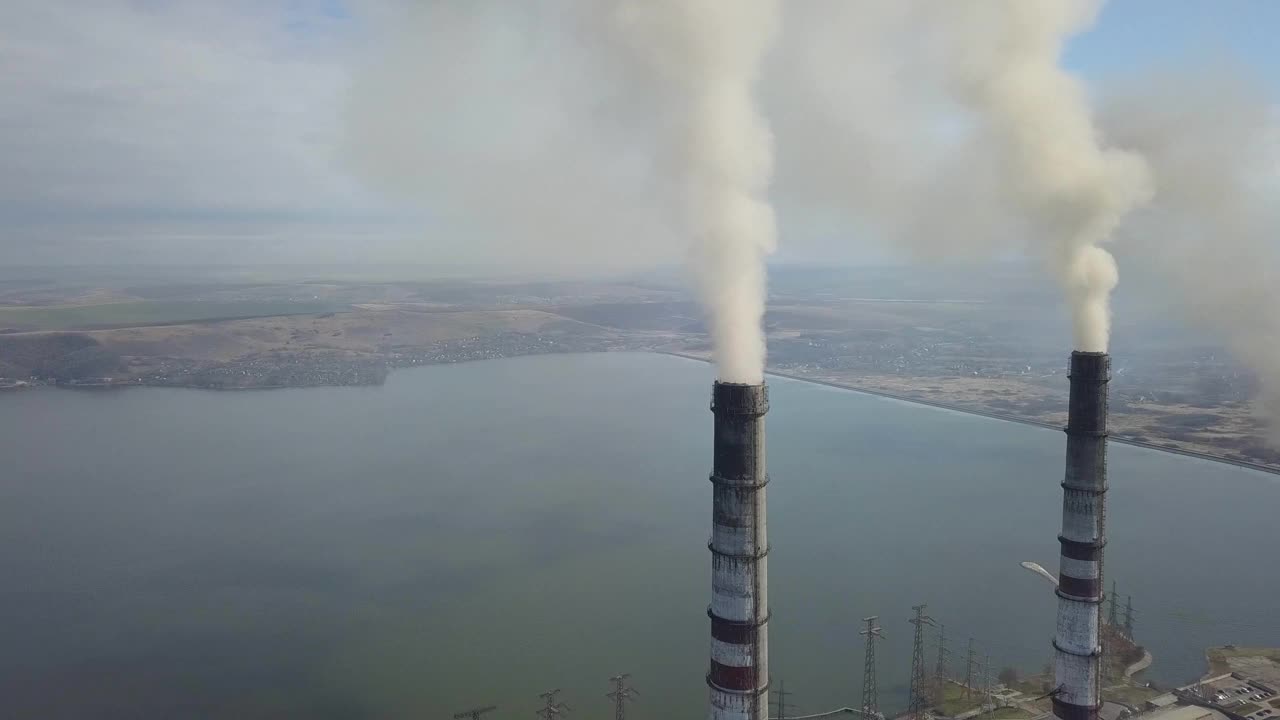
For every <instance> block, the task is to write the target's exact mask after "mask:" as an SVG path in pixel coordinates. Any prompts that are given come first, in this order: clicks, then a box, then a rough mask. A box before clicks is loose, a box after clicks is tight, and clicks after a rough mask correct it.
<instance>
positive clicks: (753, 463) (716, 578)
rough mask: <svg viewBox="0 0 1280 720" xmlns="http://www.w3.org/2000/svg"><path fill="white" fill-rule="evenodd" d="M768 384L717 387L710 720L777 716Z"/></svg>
mask: <svg viewBox="0 0 1280 720" xmlns="http://www.w3.org/2000/svg"><path fill="white" fill-rule="evenodd" d="M768 411H769V391H768V388H767V387H766V386H765V385H764V384H760V385H744V384H738V383H724V382H717V383H715V385H714V386H713V387H712V392H711V412H713V413H714V414H715V442H714V447H715V460H714V465H713V470H712V473H711V484H712V492H713V500H712V531H711V542H710V545H709V547H710V548H711V607H710V608H709V609H708V610H707V614H708V615H710V616H711V669H710V671H709V672H708V673H707V685H708V686H709V687H710V690H711V703H710V711H709V713H708V715H707V717H708V718H709V720H766V718H768V716H769V625H768V623H769V600H768V587H767V586H768V583H767V577H768V572H767V568H768V565H767V563H768V560H767V556H768V554H769V543H768V539H767V533H766V525H765V485H766V484H767V483H768V482H769V476H768V475H767V474H766V472H765V451H764V415H765V413H767V412H768Z"/></svg>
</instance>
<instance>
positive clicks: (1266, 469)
mask: <svg viewBox="0 0 1280 720" xmlns="http://www.w3.org/2000/svg"><path fill="white" fill-rule="evenodd" d="M608 352H616V351H612V350H599V351H594V352H592V351H578V353H571V354H579V353H582V354H595V353H608ZM624 352H639V353H651V354H655V355H666V356H669V357H676V358H681V359H683V360H691V361H694V362H700V363H703V364H706V365H710V364H712V361H711V360H710V359H709V358H703V357H698V356H697V355H689V354H685V353H681V352H676V351H673V350H629V351H624ZM546 354H553V355H554V354H559V353H530V354H528V355H510V356H505V357H510V358H516V357H529V356H530V355H546ZM482 359H493V360H496V359H502V358H482ZM482 359H477V360H460V361H455V362H442V363H423V364H420V365H400V366H397V365H390V364H389V365H388V367H387V370H388V371H392V370H398V369H401V368H409V367H430V366H431V365H453V364H457V363H459V362H479V361H480V360H482ZM765 375H772V376H773V377H780V378H786V379H788V380H795V381H798V382H804V383H810V384H813V385H822V386H825V387H829V388H833V389H836V390H844V391H846V392H854V393H861V394H863V395H871V396H874V397H882V398H886V399H889V400H897V401H899V402H905V403H911V404H913V405H924V406H926V407H933V408H937V409H939V410H950V411H952V412H958V413H964V414H966V415H976V416H979V417H985V418H989V419H991V420H1001V421H1004V422H1012V423H1018V424H1019V425H1029V426H1031V427H1037V428H1042V429H1046V430H1062V427H1061V426H1060V425H1054V424H1052V423H1046V422H1040V421H1038V420H1031V419H1029V418H1024V417H1018V416H1016V415H1009V414H1006V413H999V412H993V411H990V410H982V409H978V408H972V407H965V406H960V405H954V404H951V403H947V402H941V401H937V400H925V399H922V398H914V397H910V396H907V395H900V394H897V393H891V392H885V391H883V390H871V389H867V388H860V387H856V386H853V385H844V384H841V383H838V382H832V381H830V380H819V379H817V378H810V377H805V376H803V375H796V374H794V373H788V372H783V371H780V370H765ZM381 384H382V383H351V384H342V385H329V384H316V385H256V386H245V387H210V386H201V385H194V384H192V385H188V384H180V383H149V382H147V381H146V380H141V381H125V382H120V383H109V384H94V385H90V384H83V385H72V384H48V385H44V384H29V385H26V386H20V387H5V388H0V389H2V390H19V389H34V388H36V387H53V388H58V389H68V390H76V389H79V390H107V389H121V388H128V387H152V388H172V389H182V390H211V391H215V392H228V391H230V392H245V391H252V390H286V389H304V388H316V387H378V386H380V385H381ZM1109 437H1110V440H1111V442H1116V443H1120V444H1122V445H1131V446H1133V447H1140V448H1144V449H1146V450H1156V451H1159V452H1163V453H1170V454H1173V455H1182V456H1184V457H1190V458H1198V459H1200V460H1207V461H1210V462H1216V463H1222V464H1224V465H1234V466H1235V467H1238V468H1242V469H1245V470H1256V471H1258V472H1262V473H1267V474H1268V475H1280V468H1277V467H1273V466H1270V465H1264V464H1261V463H1255V462H1250V461H1248V460H1235V459H1233V458H1227V457H1222V456H1220V455H1213V454H1210V453H1205V452H1200V451H1197V450H1186V449H1182V448H1172V447H1165V446H1163V445H1157V444H1155V443H1150V442H1146V441H1143V440H1133V439H1130V438H1125V437H1120V436H1116V435H1110V436H1109Z"/></svg>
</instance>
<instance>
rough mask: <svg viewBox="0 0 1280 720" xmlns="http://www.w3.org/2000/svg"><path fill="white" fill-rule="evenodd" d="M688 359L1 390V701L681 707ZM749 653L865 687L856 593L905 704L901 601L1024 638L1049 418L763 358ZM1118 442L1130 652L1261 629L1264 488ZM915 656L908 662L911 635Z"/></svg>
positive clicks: (1191, 656) (1051, 463) (1265, 587)
mask: <svg viewBox="0 0 1280 720" xmlns="http://www.w3.org/2000/svg"><path fill="white" fill-rule="evenodd" d="M710 381H711V369H710V368H709V367H708V366H706V365H703V364H701V363H696V362H691V361H686V360H681V359H677V358H672V357H666V356H658V355H639V354H610V355H567V356H566V355H559V356H540V357H529V358H517V359H511V360H497V361H487V362H479V363H471V364H463V365H451V366H436V367H430V368H419V369H413V370H403V371H397V372H395V373H393V374H392V375H391V376H390V378H389V379H388V381H387V383H386V385H385V386H382V387H370V388H320V389H300V390H277V391H258V392H241V393H217V392H205V391H196V390H177V389H151V388H143V389H128V390H121V391H67V390H53V389H37V390H32V391H28V392H18V393H8V394H5V395H0V456H2V457H3V458H4V459H5V464H4V468H5V472H4V476H3V478H2V479H0V578H2V580H0V717H40V718H45V719H49V718H83V717H94V718H140V717H166V718H237V719H240V718H268V717H272V718H275V717H307V718H375V717H376V718H435V717H451V716H452V714H453V713H454V712H457V711H459V710H463V709H466V708H469V707H472V706H476V705H486V704H497V705H499V706H501V711H500V712H499V713H496V714H495V715H492V716H489V717H493V718H498V719H499V720H500V719H501V718H520V717H533V710H534V709H535V707H536V705H537V694H538V693H539V692H542V691H543V690H546V689H548V688H552V687H561V688H563V689H564V693H563V697H564V699H565V700H566V701H567V702H568V703H569V704H570V705H571V706H573V708H574V709H575V711H576V712H575V713H574V716H575V717H587V718H589V717H602V716H604V715H605V714H606V713H607V712H609V710H608V700H606V699H605V698H604V693H605V692H606V691H607V690H608V686H607V685H608V684H607V678H608V677H609V676H610V675H613V674H615V673H618V672H630V673H631V674H632V676H633V678H632V680H633V683H634V684H635V686H636V687H637V688H638V689H639V690H640V692H641V693H642V695H641V696H640V697H639V703H638V704H637V705H636V707H635V711H634V717H638V718H655V719H656V718H700V717H702V716H703V713H704V706H705V703H706V690H705V686H704V684H703V674H704V672H705V670H706V666H707V645H708V632H709V630H708V620H707V617H706V614H705V609H706V605H707V603H708V601H709V597H710V574H709V567H710V559H709V555H708V552H707V549H706V540H707V536H708V534H709V531H710V517H711V508H710V498H711V485H710V483H709V482H708V481H707V479H706V477H707V473H708V472H709V470H710V464H711V448H710V439H711V420H712V417H711V413H710V412H709V411H708V409H707V405H708V400H709V395H710ZM770 382H771V385H772V402H773V409H772V411H771V412H770V414H769V415H768V427H769V455H770V457H769V461H770V471H771V475H772V478H773V483H772V484H770V486H769V513H770V515H769V526H770V527H769V531H770V538H771V540H772V543H773V554H772V555H771V557H770V565H769V569H770V573H771V576H770V583H771V584H770V593H769V594H770V599H771V601H772V604H773V612H774V616H773V623H772V624H771V637H772V643H771V645H772V653H773V661H772V662H773V670H774V676H775V679H776V678H782V679H785V681H786V685H787V689H788V690H789V691H793V692H794V693H795V696H794V698H795V700H796V702H797V704H798V706H799V707H800V708H801V709H802V710H805V711H809V712H813V711H819V710H823V709H827V708H830V707H833V706H836V705H842V704H851V705H856V704H857V703H858V702H859V700H858V698H859V694H860V691H861V677H862V667H861V666H862V644H861V639H860V638H859V637H858V635H857V632H858V630H859V629H860V627H861V622H860V619H861V618H862V617H864V616H867V615H879V616H880V618H881V624H882V625H883V627H884V628H885V634H886V636H887V639H886V641H885V642H884V644H883V645H882V646H881V650H880V653H879V660H880V678H881V702H882V705H884V706H885V707H886V708H887V709H893V708H896V707H900V706H902V705H904V704H905V684H906V680H907V676H908V673H909V668H910V641H911V637H910V631H911V626H910V625H908V624H907V622H906V620H907V618H908V617H909V615H910V606H911V605H913V604H917V603H921V602H925V603H928V604H929V612H930V614H932V615H933V616H934V617H936V618H937V619H938V621H939V622H942V623H945V624H946V628H947V636H948V637H949V638H953V641H952V647H953V648H954V649H955V655H956V657H957V660H956V661H954V662H953V667H955V666H956V665H958V664H959V658H960V657H961V656H962V655H963V647H962V646H963V643H964V642H965V641H966V640H967V638H968V637H970V636H972V637H975V638H976V639H977V642H978V644H979V648H980V650H979V652H980V653H983V654H985V653H990V655H991V656H992V664H993V666H994V667H996V668H1000V667H1004V666H1008V665H1016V666H1019V667H1022V668H1025V669H1030V670H1038V669H1039V668H1040V667H1041V666H1042V665H1044V664H1045V663H1046V662H1048V660H1049V658H1050V647H1049V637H1050V635H1051V634H1052V631H1053V620H1054V617H1053V616H1054V611H1055V602H1054V598H1053V595H1052V593H1051V591H1050V589H1049V586H1048V584H1047V583H1045V582H1044V581H1043V580H1040V579H1038V578H1036V577H1035V576H1033V575H1031V574H1030V573H1028V572H1027V571H1025V570H1023V569H1022V568H1020V567H1019V566H1018V563H1019V561H1022V560H1035V561H1039V562H1041V563H1042V564H1044V565H1045V566H1046V567H1048V568H1050V570H1052V569H1054V568H1055V567H1056V565H1057V552H1058V550H1057V542H1056V539H1055V538H1056V535H1057V532H1058V525H1059V518H1060V504H1061V489H1060V488H1059V486H1058V483H1059V482H1060V480H1061V476H1062V456H1063V448H1064V442H1065V439H1064V436H1063V434H1062V433H1061V432H1055V431H1050V430H1043V429H1038V428H1033V427H1026V426H1021V425H1016V424H1010V423H1005V422H1000V421H996V420H989V419H985V418H980V417H974V416H968V415H963V414H959V413H954V412H950V411H945V410H939V409H934V408H928V407H922V406H916V405H910V404H906V403H901V402H897V401H893V400H888V399H884V398H878V397H872V396H867V395H860V394H857V393H852V392H847V391H841V390H837V389H832V388H827V387H822V386H818V385H812V384H807V383H803V382H798V381H791V380H784V379H779V378H774V379H772V380H771V381H770ZM1277 480H1278V478H1277V477H1275V476H1271V475H1266V474H1262V473H1257V472H1253V471H1248V470H1244V469H1240V468H1235V467H1231V466H1227V465H1222V464H1217V463H1212V462H1208V461H1201V460H1196V459H1190V458H1185V457H1180V456H1174V455H1168V454H1162V453H1159V452H1155V451H1148V450H1142V449H1138V448H1132V447H1127V446H1119V445H1113V446H1112V448H1111V482H1112V492H1111V494H1110V498H1111V504H1110V508H1109V509H1110V513H1109V535H1110V544H1109V545H1108V548H1107V558H1106V561H1107V565H1106V572H1107V577H1108V584H1109V581H1110V579H1113V578H1114V579H1115V580H1117V581H1118V583H1119V588H1120V592H1121V593H1122V595H1123V594H1129V593H1131V594H1132V595H1133V598H1134V600H1133V602H1134V607H1135V609H1136V611H1137V612H1136V613H1135V615H1136V623H1135V625H1136V627H1135V632H1136V635H1137V638H1138V640H1139V641H1140V642H1142V643H1144V644H1146V645H1147V646H1148V647H1149V648H1150V649H1151V650H1152V651H1153V653H1154V654H1155V658H1156V664H1155V667H1154V668H1153V671H1152V672H1153V677H1154V678H1155V679H1156V680H1160V681H1163V682H1166V683H1169V682H1184V681H1189V680H1190V679H1192V678H1193V677H1194V676H1196V675H1198V674H1199V673H1200V672H1201V670H1202V668H1203V660H1202V651H1203V649H1204V647H1206V646H1208V645H1211V644H1221V643H1228V642H1235V643H1241V644H1244V643H1248V644H1270V645H1280V622H1278V621H1276V620H1275V608H1276V606H1277V603H1278V602H1280V574H1277V573H1276V572H1275V570H1276V566H1277V562H1276V554H1275V541H1276V526H1277V520H1276V518H1277V517H1280V483H1278V482H1277ZM930 664H931V665H932V654H931V657H930Z"/></svg>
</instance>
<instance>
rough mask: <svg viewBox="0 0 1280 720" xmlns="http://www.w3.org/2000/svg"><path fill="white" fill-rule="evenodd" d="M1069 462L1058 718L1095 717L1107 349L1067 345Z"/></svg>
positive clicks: (1058, 643)
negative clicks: (1077, 348) (1070, 350)
mask: <svg viewBox="0 0 1280 720" xmlns="http://www.w3.org/2000/svg"><path fill="white" fill-rule="evenodd" d="M1070 378H1071V400H1070V405H1069V408H1068V415H1067V470H1066V477H1065V479H1064V480H1063V482H1062V534H1061V535H1059V536H1058V540H1059V541H1060V542H1061V543H1062V558H1061V561H1060V564H1059V566H1058V567H1059V568H1060V572H1059V577H1058V629H1057V633H1056V635H1055V636H1054V639H1053V647H1054V650H1055V652H1056V658H1057V665H1056V670H1055V675H1056V678H1055V679H1056V686H1057V692H1056V694H1055V695H1054V696H1053V714H1054V715H1056V716H1057V717H1059V718H1061V720H1097V717H1098V708H1099V707H1100V706H1101V699H1100V698H1099V696H1098V690H1099V687H1098V685H1099V682H1098V681H1099V676H1100V671H1101V660H1102V643H1101V636H1100V632H1101V629H1102V548H1103V546H1104V545H1106V535H1105V532H1104V531H1105V526H1106V506H1107V503H1106V498H1107V495H1106V493H1107V383H1108V382H1109V381H1110V380H1111V356H1110V355H1107V354H1106V353H1102V352H1080V351H1076V352H1073V353H1071V374H1070Z"/></svg>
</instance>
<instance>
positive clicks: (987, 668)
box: [982, 655, 994, 708]
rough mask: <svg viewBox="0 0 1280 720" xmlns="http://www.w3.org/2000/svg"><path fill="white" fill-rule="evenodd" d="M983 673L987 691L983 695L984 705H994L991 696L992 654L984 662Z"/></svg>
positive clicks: (987, 706)
mask: <svg viewBox="0 0 1280 720" xmlns="http://www.w3.org/2000/svg"><path fill="white" fill-rule="evenodd" d="M982 674H983V680H985V683H984V687H985V688H986V691H985V692H984V693H983V697H982V706H983V707H985V708H990V707H994V706H993V705H992V697H991V656H990V655H988V656H987V657H986V662H985V663H983V664H982Z"/></svg>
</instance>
